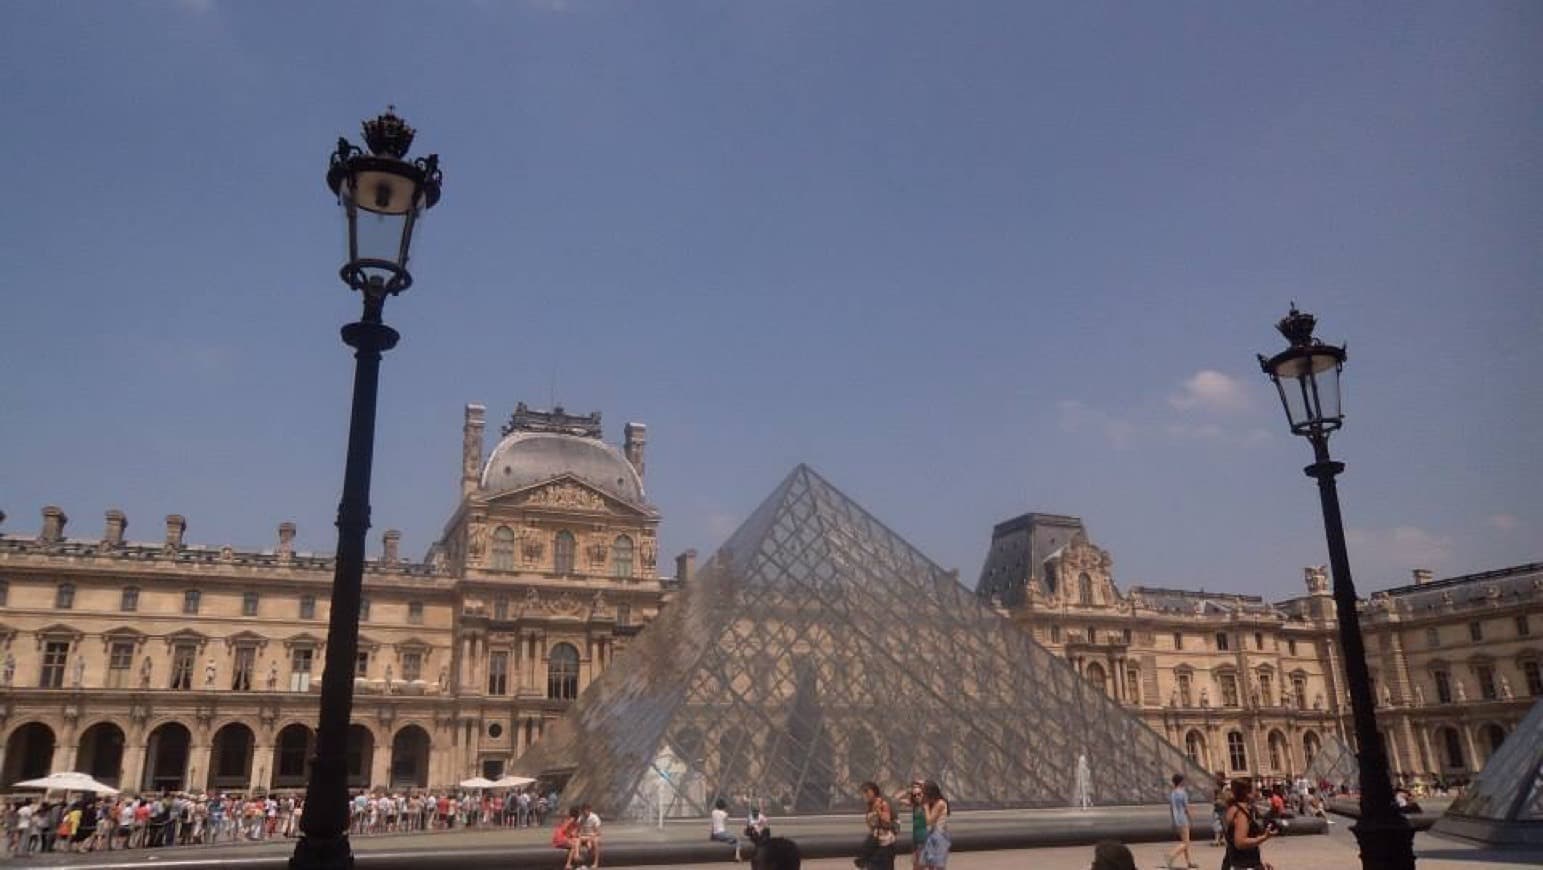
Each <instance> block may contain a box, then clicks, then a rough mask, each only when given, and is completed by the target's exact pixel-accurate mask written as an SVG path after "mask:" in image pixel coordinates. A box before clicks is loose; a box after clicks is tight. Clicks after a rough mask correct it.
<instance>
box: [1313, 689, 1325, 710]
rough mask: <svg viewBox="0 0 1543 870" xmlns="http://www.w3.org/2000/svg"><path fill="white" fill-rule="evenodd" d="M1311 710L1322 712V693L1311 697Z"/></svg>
mask: <svg viewBox="0 0 1543 870" xmlns="http://www.w3.org/2000/svg"><path fill="white" fill-rule="evenodd" d="M1313 709H1314V710H1322V709H1323V693H1322V692H1319V693H1318V694H1316V695H1314V696H1313Z"/></svg>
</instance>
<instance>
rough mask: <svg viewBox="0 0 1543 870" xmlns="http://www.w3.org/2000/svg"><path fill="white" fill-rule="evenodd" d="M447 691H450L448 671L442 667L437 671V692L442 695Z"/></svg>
mask: <svg viewBox="0 0 1543 870" xmlns="http://www.w3.org/2000/svg"><path fill="white" fill-rule="evenodd" d="M449 690H450V669H449V668H444V667H442V668H440V669H439V692H440V694H444V693H445V692H447V691H449Z"/></svg>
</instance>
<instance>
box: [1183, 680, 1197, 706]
mask: <svg viewBox="0 0 1543 870" xmlns="http://www.w3.org/2000/svg"><path fill="white" fill-rule="evenodd" d="M1191 698H1192V696H1191V695H1190V691H1189V674H1179V706H1180V707H1193V706H1195V705H1194V702H1193V701H1192V700H1191Z"/></svg>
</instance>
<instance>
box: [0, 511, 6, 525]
mask: <svg viewBox="0 0 1543 870" xmlns="http://www.w3.org/2000/svg"><path fill="white" fill-rule="evenodd" d="M3 525H5V511H0V526H3Z"/></svg>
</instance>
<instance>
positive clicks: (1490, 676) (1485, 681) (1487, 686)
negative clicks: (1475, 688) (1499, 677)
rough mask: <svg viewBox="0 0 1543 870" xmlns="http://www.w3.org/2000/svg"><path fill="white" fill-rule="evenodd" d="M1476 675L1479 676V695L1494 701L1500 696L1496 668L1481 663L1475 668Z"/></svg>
mask: <svg viewBox="0 0 1543 870" xmlns="http://www.w3.org/2000/svg"><path fill="white" fill-rule="evenodd" d="M1473 672H1474V675H1475V676H1477V677H1478V678H1479V695H1480V697H1482V698H1483V699H1484V700H1486V701H1493V700H1495V699H1496V698H1498V697H1500V693H1499V692H1496V691H1495V669H1494V668H1491V667H1488V666H1486V665H1479V666H1478V667H1476V668H1474V669H1473Z"/></svg>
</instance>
